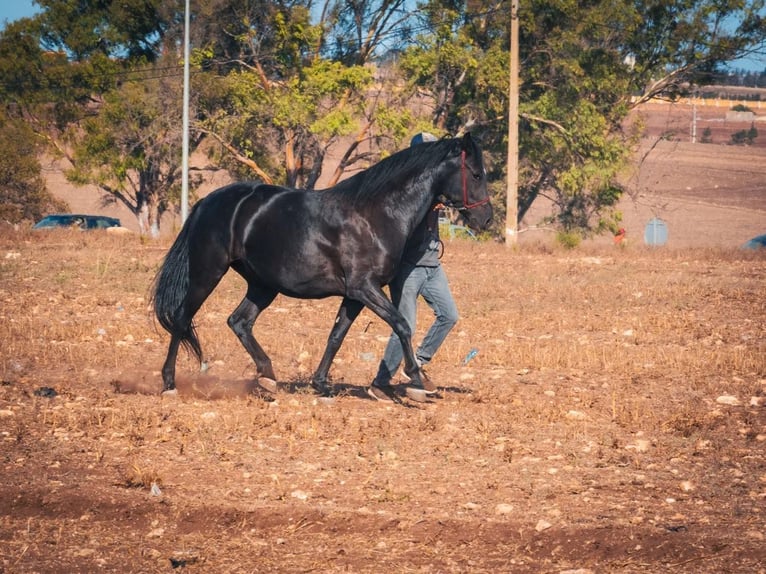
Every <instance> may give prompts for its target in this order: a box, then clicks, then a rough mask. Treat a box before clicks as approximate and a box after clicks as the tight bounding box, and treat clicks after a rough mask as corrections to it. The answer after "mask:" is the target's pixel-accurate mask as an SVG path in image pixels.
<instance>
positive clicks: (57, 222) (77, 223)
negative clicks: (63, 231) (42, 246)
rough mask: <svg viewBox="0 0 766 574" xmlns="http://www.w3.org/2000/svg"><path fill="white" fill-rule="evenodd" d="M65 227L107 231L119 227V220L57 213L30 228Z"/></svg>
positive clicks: (102, 216) (99, 216)
mask: <svg viewBox="0 0 766 574" xmlns="http://www.w3.org/2000/svg"><path fill="white" fill-rule="evenodd" d="M61 227H66V228H70V229H81V230H84V231H85V230H91V229H107V228H109V227H120V220H119V219H117V218H115V217H106V216H105V215H81V214H79V213H57V214H54V215H48V216H46V217H43V218H42V219H41V220H40V221H38V222H37V223H35V224H34V225H33V226H32V229H55V228H61Z"/></svg>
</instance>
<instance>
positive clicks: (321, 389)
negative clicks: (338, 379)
mask: <svg viewBox="0 0 766 574" xmlns="http://www.w3.org/2000/svg"><path fill="white" fill-rule="evenodd" d="M311 388H312V389H314V392H315V393H316V394H318V395H319V396H320V397H332V387H331V386H330V385H326V384H324V383H317V382H314V381H311Z"/></svg>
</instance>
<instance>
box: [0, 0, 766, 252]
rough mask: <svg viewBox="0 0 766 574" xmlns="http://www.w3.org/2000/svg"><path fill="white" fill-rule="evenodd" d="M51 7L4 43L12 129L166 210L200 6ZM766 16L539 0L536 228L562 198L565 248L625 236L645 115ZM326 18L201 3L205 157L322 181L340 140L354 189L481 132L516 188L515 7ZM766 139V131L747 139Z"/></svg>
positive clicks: (527, 31) (533, 130)
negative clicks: (509, 158) (362, 170)
mask: <svg viewBox="0 0 766 574" xmlns="http://www.w3.org/2000/svg"><path fill="white" fill-rule="evenodd" d="M38 4H39V6H40V8H41V10H42V12H41V14H40V15H39V16H37V17H35V18H32V19H29V20H22V21H20V22H18V23H14V24H12V25H9V26H8V27H7V28H6V29H5V30H4V31H3V32H2V34H0V77H2V78H3V82H1V83H0V99H1V100H2V103H3V104H4V105H5V106H6V108H5V109H6V113H7V114H8V117H9V118H13V119H16V118H21V117H23V118H25V121H26V122H27V125H28V126H30V127H31V128H32V129H34V131H35V133H37V134H38V136H41V137H44V138H45V139H47V141H48V142H50V144H51V149H54V150H55V151H56V152H57V153H60V154H62V155H65V156H67V157H68V158H70V159H71V160H72V161H73V162H74V164H75V165H74V168H73V170H72V172H71V174H70V175H71V177H72V178H73V181H77V182H82V183H85V182H88V183H96V184H97V185H99V186H100V187H101V189H102V190H104V191H106V192H107V193H109V194H111V196H112V197H114V198H116V199H117V200H119V201H122V202H123V203H125V205H127V206H128V207H130V208H131V209H132V210H133V211H134V212H135V213H136V214H140V213H143V212H144V210H145V208H146V207H147V206H148V208H149V210H150V211H154V215H155V216H156V215H159V214H160V213H161V212H162V211H163V210H164V209H167V208H168V207H169V206H170V205H171V204H172V203H173V202H174V201H175V198H176V197H177V195H178V175H179V171H178V170H179V162H180V147H179V146H180V139H181V134H180V130H179V127H180V117H181V111H180V92H181V74H180V64H181V62H180V60H179V58H178V55H179V50H178V47H179V45H180V42H181V38H182V37H183V27H182V25H181V23H182V21H183V18H182V16H183V13H182V6H181V3H167V2H162V1H161V0H119V1H118V0H104V1H101V2H90V1H85V2H83V1H81V0H39V2H38ZM763 6H764V4H763V0H743V1H741V2H719V1H717V0H650V1H648V2H647V1H645V0H642V1H640V2H639V1H637V0H636V1H629V2H615V1H613V0H593V1H591V2H572V1H571V0H530V1H529V2H524V3H521V5H520V12H519V24H520V36H521V37H520V42H519V46H520V48H519V50H520V54H519V57H520V61H521V85H520V90H519V94H518V95H519V100H520V110H519V111H520V113H519V120H520V123H519V141H520V167H519V199H518V201H519V206H518V207H519V217H520V218H522V217H524V215H525V214H526V213H527V212H528V210H529V208H530V206H531V205H532V204H533V203H534V202H535V201H536V200H537V199H538V198H541V197H545V198H547V199H548V200H550V202H551V203H552V205H553V206H554V208H553V209H554V212H553V214H552V219H553V221H555V224H556V226H557V227H558V228H559V229H560V230H561V231H562V232H563V233H564V234H565V235H568V234H575V235H578V236H582V237H584V236H587V235H589V234H593V233H601V232H604V231H607V230H611V229H612V228H614V226H615V225H616V221H617V217H618V215H617V214H616V213H615V212H614V206H615V204H616V203H617V201H618V200H619V198H620V195H621V193H622V189H621V187H620V185H619V181H620V179H621V178H620V174H621V171H622V169H623V167H624V166H625V164H626V162H628V161H629V160H630V157H631V152H632V148H633V147H634V144H635V143H636V138H637V137H638V134H639V129H640V125H639V124H638V123H637V122H636V123H633V120H634V118H633V117H632V116H630V111H631V110H632V109H633V108H634V107H635V106H636V105H638V104H639V103H641V102H643V101H646V100H647V99H649V98H652V97H655V96H658V95H660V96H662V97H666V98H675V97H677V96H678V95H680V94H683V93H684V91H686V90H689V89H692V88H694V87H695V86H699V85H701V84H703V83H704V82H705V81H706V80H707V79H709V78H712V77H714V76H713V75H711V74H713V73H714V72H715V71H716V68H717V66H718V65H719V64H720V63H721V62H725V61H728V60H732V59H734V58H735V57H737V56H739V55H742V54H743V53H745V52H747V51H748V50H750V49H752V48H753V47H756V46H758V45H762V43H763V41H764V38H766V21H764V19H763V17H762V11H763ZM312 7H313V5H312V3H310V2H307V1H303V0H298V1H294V0H275V1H266V0H251V1H248V2H245V3H242V2H241V1H240V2H236V1H234V0H199V1H198V2H197V3H196V5H195V6H194V12H193V16H194V18H193V21H192V45H193V46H194V47H195V50H194V52H193V54H192V59H191V65H192V66H193V74H192V90H191V91H192V98H193V99H192V135H193V137H192V148H194V147H195V146H196V145H198V144H199V143H200V142H202V141H203V140H205V139H209V140H210V141H211V142H212V141H215V142H216V144H217V145H209V146H208V147H207V149H208V150H209V153H210V158H211V160H212V161H214V162H216V163H217V165H219V166H222V167H226V168H229V169H230V170H231V171H232V172H233V173H234V175H235V176H236V177H252V176H253V174H254V173H255V174H256V176H258V177H262V178H266V179H270V180H272V181H276V182H280V183H285V184H287V185H292V186H300V187H306V188H312V187H314V185H315V184H316V182H317V180H318V178H319V175H320V174H321V173H322V170H323V167H325V166H324V164H325V154H326V153H327V151H328V150H329V149H331V148H333V151H335V152H337V151H338V148H337V147H333V146H338V145H339V142H343V145H344V146H346V147H345V148H344V149H341V150H340V154H339V155H340V156H341V160H340V165H339V166H338V168H337V169H336V171H335V174H334V176H333V177H335V178H337V177H340V176H341V174H342V173H343V171H344V170H345V169H348V168H349V167H350V166H352V165H354V163H355V162H362V164H363V165H364V164H366V163H367V162H370V161H375V160H377V159H379V158H380V157H381V156H383V155H385V154H386V153H389V152H391V151H393V150H394V149H398V148H400V147H401V146H402V145H406V142H407V140H408V139H409V137H410V136H411V135H412V134H413V133H416V132H417V131H421V130H428V131H431V132H433V133H437V134H439V135H441V134H457V133H460V132H461V131H465V130H468V129H470V130H471V131H473V132H474V133H475V135H477V137H478V138H479V139H480V141H481V143H482V146H483V148H484V149H485V150H486V152H487V160H488V161H487V164H488V167H489V170H490V172H489V175H490V179H491V180H492V183H493V185H492V186H491V187H492V189H493V190H501V191H500V193H504V189H505V188H504V186H502V185H496V184H495V182H498V181H501V180H503V179H504V177H505V173H504V166H505V158H506V152H507V135H508V101H509V98H508V79H509V78H508V66H509V32H508V15H509V13H510V0H503V1H501V2H499V3H495V4H482V3H475V2H468V3H460V2H458V3H455V2H454V1H452V0H424V2H422V3H421V4H420V5H419V6H418V10H417V11H412V10H411V6H410V5H408V3H407V2H405V0H377V1H374V2H368V1H363V2H350V1H348V0H338V1H337V2H335V1H333V2H331V3H328V4H327V5H326V6H325V10H324V11H323V12H321V15H322V19H321V20H320V21H316V22H314V21H312V18H314V17H316V16H317V11H316V10H312ZM415 18H418V19H420V21H419V22H415V21H414V20H415ZM721 22H727V23H728V25H727V26H725V27H723V26H721V25H720V24H721ZM415 31H419V32H420V35H419V36H417V37H416V38H414V37H413V33H414V32H415ZM389 48H390V51H386V50H388V49H389ZM376 58H377V61H375V60H376ZM756 136H757V131H755V128H754V127H753V128H751V130H748V131H743V133H741V134H739V135H736V138H734V141H736V142H737V143H748V142H750V143H752V141H753V140H754V138H755V137H756ZM703 139H704V135H703ZM218 144H219V145H218ZM494 203H495V204H496V205H498V206H499V205H501V204H502V203H503V202H502V201H501V198H495V199H494ZM502 211H503V210H502V209H498V210H497V212H498V214H499V215H502ZM567 242H569V240H567Z"/></svg>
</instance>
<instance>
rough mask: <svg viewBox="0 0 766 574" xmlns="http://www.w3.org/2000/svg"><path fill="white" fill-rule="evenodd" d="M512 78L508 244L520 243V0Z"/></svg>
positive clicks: (514, 4) (515, 1) (514, 14)
mask: <svg viewBox="0 0 766 574" xmlns="http://www.w3.org/2000/svg"><path fill="white" fill-rule="evenodd" d="M510 49H511V54H510V58H511V65H510V69H511V73H510V75H511V77H510V89H509V93H508V166H507V171H508V191H507V199H506V210H505V244H506V246H508V247H511V246H515V245H516V244H517V243H518V240H519V235H518V222H517V219H518V217H519V204H518V202H519V199H518V198H519V0H511V46H510Z"/></svg>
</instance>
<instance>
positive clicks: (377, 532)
mask: <svg viewBox="0 0 766 574" xmlns="http://www.w3.org/2000/svg"><path fill="white" fill-rule="evenodd" d="M655 143H656V145H654V144H651V145H650V147H651V146H653V147H652V149H651V153H650V154H649V155H648V156H647V158H648V159H647V161H646V162H644V163H643V164H641V166H640V168H637V169H636V174H635V176H634V180H633V185H634V187H633V190H634V193H633V196H632V197H630V198H626V200H625V202H624V205H623V211H624V213H625V221H626V227H627V229H628V235H627V240H626V241H625V242H624V243H623V244H621V245H619V246H616V245H614V244H613V243H612V241H611V238H603V239H602V240H600V241H592V242H588V243H586V244H584V245H583V246H581V247H580V248H578V249H577V250H574V251H564V250H561V249H560V248H558V247H556V246H555V243H554V242H553V241H552V240H551V238H550V236H549V235H546V232H544V231H532V230H530V231H529V232H525V233H523V234H522V235H521V242H520V246H519V248H518V249H508V248H506V247H505V246H503V245H500V244H497V243H492V242H489V243H477V242H472V241H467V240H455V241H451V242H448V243H447V245H446V251H445V256H444V260H443V262H444V265H445V269H446V270H447V273H448V275H449V277H450V282H451V284H452V287H453V291H454V293H455V297H456V300H457V303H458V307H459V309H460V313H461V320H460V322H459V323H458V325H457V327H456V329H455V331H454V332H453V333H452V334H451V336H450V337H449V338H448V340H447V342H446V343H445V345H444V347H443V348H442V350H441V351H440V353H439V355H438V356H437V358H436V360H435V361H434V362H433V363H432V364H431V365H430V369H429V374H430V376H431V377H432V379H434V380H435V382H437V384H438V385H439V386H440V394H439V395H438V397H437V398H434V399H432V400H430V401H429V402H427V403H416V402H412V401H409V400H406V399H405V400H404V401H403V403H402V404H395V405H385V404H380V403H377V402H375V401H373V400H371V399H369V398H367V397H366V394H365V388H366V385H367V384H368V383H369V381H370V380H371V378H372V376H373V375H374V373H375V370H376V367H377V361H378V360H379V357H380V355H381V354H382V351H383V347H384V345H385V341H386V339H387V336H388V328H387V327H386V326H385V325H384V324H383V323H382V321H380V320H379V319H378V318H376V317H374V316H373V315H371V314H369V313H368V312H367V311H364V312H363V314H362V315H361V316H360V317H359V318H358V319H357V321H356V323H355V324H354V326H353V327H352V329H351V331H350V332H349V335H348V337H347V339H346V341H345V343H344V345H343V347H342V348H341V351H340V353H339V355H338V357H337V359H336V361H335V363H334V365H333V368H332V371H331V376H332V377H333V381H334V383H335V385H336V387H337V389H338V390H339V391H340V395H339V396H338V397H337V398H335V399H333V400H330V401H327V400H322V399H319V398H318V397H316V396H315V395H314V394H313V393H312V392H311V391H310V390H309V389H308V380H309V377H310V373H311V372H312V370H313V369H314V368H315V367H316V365H317V363H318V361H319V357H320V356H321V353H322V351H323V349H324V344H325V341H326V338H327V335H328V333H329V330H330V326H331V324H332V321H333V319H334V316H335V311H336V309H337V305H338V303H339V301H338V300H336V299H329V300H323V301H314V302H306V301H298V300H292V299H287V298H282V297H279V298H278V299H277V300H276V301H275V302H274V303H273V305H272V306H271V307H270V308H269V309H268V310H267V311H266V312H265V313H264V314H263V315H262V316H261V317H260V318H259V320H258V322H257V323H256V328H255V333H256V336H257V337H258V339H259V341H260V342H261V343H262V344H263V346H264V347H265V348H266V350H267V351H268V352H269V353H270V355H271V357H272V360H273V362H274V366H275V369H276V371H277V375H278V378H279V383H280V389H279V390H278V391H277V392H276V393H274V394H269V393H264V392H263V391H261V390H259V388H258V387H257V385H255V384H254V382H253V373H254V371H253V368H252V365H251V364H250V361H249V358H248V357H247V354H246V353H245V351H244V349H242V348H241V346H240V345H239V343H238V341H237V340H236V338H235V337H234V335H233V334H232V333H231V332H230V331H229V329H228V327H227V326H226V317H227V316H228V314H229V313H230V312H231V311H232V310H233V309H234V307H235V306H236V305H237V303H238V302H239V300H240V299H241V297H242V296H243V289H244V285H243V283H242V281H241V280H239V279H238V278H237V277H236V276H232V275H227V276H226V277H225V278H224V281H223V282H222V283H221V285H220V286H219V287H218V289H217V290H216V291H215V292H214V294H213V295H212V296H211V298H210V299H209V300H208V301H207V302H206V303H205V306H204V307H203V308H202V310H201V311H200V313H199V314H198V315H197V323H198V332H199V335H200V339H201V342H202V345H203V349H204V351H205V357H206V359H207V361H208V365H209V370H208V371H207V373H206V374H199V366H198V365H197V364H196V363H194V362H193V361H192V360H191V359H189V358H188V357H187V356H186V355H182V356H181V359H180V360H179V364H178V372H179V394H178V395H177V396H176V397H168V396H160V395H159V394H158V391H159V389H160V376H159V369H160V367H161V365H162V362H163V360H164V356H165V351H166V345H167V337H166V336H165V334H164V333H163V332H160V331H158V330H157V328H155V325H154V323H153V320H152V318H151V316H150V313H149V309H148V303H147V301H148V298H147V296H148V290H149V287H150V284H151V281H152V277H153V276H154V273H155V271H156V269H157V267H158V265H159V264H160V262H161V260H162V257H163V255H164V253H165V251H166V250H167V247H168V245H169V238H163V239H162V240H160V241H158V242H152V241H145V240H141V239H140V238H138V237H137V236H135V235H127V236H113V235H107V234H104V233H101V232H93V233H77V232H74V231H68V230H65V231H60V232H58V231H57V232H53V233H34V234H33V233H31V232H30V231H10V230H3V231H0V477H2V484H3V492H2V496H0V572H8V573H33V572H40V573H49V572H50V573H53V572H67V573H70V572H72V573H74V572H142V573H143V572H146V573H151V572H171V571H183V572H205V573H207V572H227V573H240V572H241V573H245V572H359V573H362V572H370V573H372V572H381V571H390V572H424V573H425V572H428V573H437V572H445V573H446V572H449V573H452V572H461V573H462V572H514V573H516V572H518V573H522V574H523V573H540V572H546V573H548V572H550V573H568V574H574V573H578V574H587V573H594V574H596V573H605V572H610V573H611V572H619V573H639V572H640V573H665V572H689V573H700V572H710V573H713V572H715V573H721V572H736V573H764V572H766V540H764V537H765V536H766V406H764V402H765V401H766V300H764V284H765V283H766V253H762V252H761V253H759V252H751V251H742V250H739V249H737V247H738V246H739V245H741V243H743V242H744V241H745V240H747V239H749V238H750V237H752V236H754V235H757V234H759V233H764V232H766V187H765V186H766V173H765V172H764V170H766V161H761V160H760V159H759V158H760V157H761V156H760V155H759V154H762V153H764V150H760V151H759V149H750V150H749V151H748V152H747V153H748V155H747V156H746V157H747V158H748V159H744V160H737V161H739V162H740V163H738V164H737V165H738V167H737V168H736V169H733V170H732V169H730V168H729V167H728V166H730V165H731V164H730V162H731V161H734V159H733V158H735V157H737V155H738V154H739V155H741V154H742V151H741V150H739V148H731V146H717V145H706V146H700V145H696V144H695V145H694V146H693V147H692V148H691V149H687V148H686V147H685V146H687V145H692V144H687V143H686V142H681V141H672V140H668V141H662V142H659V143H657V142H656V141H655ZM647 149H648V148H647ZM730 152H731V153H733V154H734V155H730ZM727 158H728V159H727ZM716 161H718V162H720V163H716ZM721 166H723V167H721ZM691 176H695V177H696V179H694V180H691V179H690V178H691ZM713 178H716V181H715V182H713ZM727 186H728V187H727ZM654 215H658V216H660V217H662V218H663V219H664V220H666V221H667V222H668V226H669V231H670V238H671V239H670V241H669V244H668V245H667V246H666V247H664V248H660V249H657V248H654V249H651V248H647V247H645V246H644V245H643V241H642V232H643V226H644V224H645V222H646V221H647V220H648V218H650V217H652V216H654ZM428 320H429V316H428V314H427V312H426V311H425V309H423V310H422V313H421V315H420V316H419V322H418V324H419V326H420V330H419V335H420V336H422V331H423V329H424V328H425V326H426V325H427V324H428ZM472 350H476V351H477V353H476V355H475V357H473V358H472V359H470V360H469V361H468V362H466V358H467V357H469V355H470V354H471V351H472Z"/></svg>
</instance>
